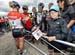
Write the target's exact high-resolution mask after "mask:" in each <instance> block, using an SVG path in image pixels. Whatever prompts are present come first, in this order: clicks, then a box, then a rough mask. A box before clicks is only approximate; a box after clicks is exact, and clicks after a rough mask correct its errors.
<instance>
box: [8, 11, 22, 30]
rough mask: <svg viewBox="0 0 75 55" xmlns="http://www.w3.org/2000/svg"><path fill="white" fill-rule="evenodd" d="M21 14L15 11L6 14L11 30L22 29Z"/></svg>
mask: <svg viewBox="0 0 75 55" xmlns="http://www.w3.org/2000/svg"><path fill="white" fill-rule="evenodd" d="M22 18H23V17H22V14H21V13H19V12H16V11H12V12H9V13H8V20H9V23H10V26H11V27H12V29H17V28H23V25H22Z"/></svg>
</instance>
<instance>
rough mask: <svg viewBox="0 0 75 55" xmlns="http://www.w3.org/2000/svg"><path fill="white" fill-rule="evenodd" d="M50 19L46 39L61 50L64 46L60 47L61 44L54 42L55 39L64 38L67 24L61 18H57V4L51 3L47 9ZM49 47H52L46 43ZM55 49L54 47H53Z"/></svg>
mask: <svg viewBox="0 0 75 55" xmlns="http://www.w3.org/2000/svg"><path fill="white" fill-rule="evenodd" d="M49 16H50V20H48V36H49V37H48V40H49V41H51V42H50V43H51V44H52V45H54V46H55V47H57V48H58V49H60V50H62V49H64V48H65V47H62V48H61V46H62V44H59V43H57V42H54V40H56V39H60V40H65V38H66V37H67V36H66V35H67V32H68V31H67V24H66V21H64V20H63V19H62V18H59V7H58V6H57V5H52V7H51V8H50V10H49ZM48 47H49V49H53V48H52V47H51V46H50V45H48ZM54 50H55V49H54ZM55 51H56V50H55Z"/></svg>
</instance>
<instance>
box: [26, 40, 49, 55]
mask: <svg viewBox="0 0 75 55" xmlns="http://www.w3.org/2000/svg"><path fill="white" fill-rule="evenodd" d="M25 42H26V43H28V44H29V45H30V46H32V47H33V48H35V49H36V50H37V51H39V52H40V53H42V54H43V55H48V54H47V53H45V52H43V51H42V50H40V49H39V48H37V47H36V46H35V45H33V44H32V43H30V42H28V41H27V40H25Z"/></svg>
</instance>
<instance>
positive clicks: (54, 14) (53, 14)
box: [49, 11, 59, 19]
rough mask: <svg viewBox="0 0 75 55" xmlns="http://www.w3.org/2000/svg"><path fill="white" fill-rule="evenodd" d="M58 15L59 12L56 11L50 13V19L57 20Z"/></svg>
mask: <svg viewBox="0 0 75 55" xmlns="http://www.w3.org/2000/svg"><path fill="white" fill-rule="evenodd" d="M58 14H59V12H56V11H50V13H49V15H50V17H51V18H53V19H57V18H58Z"/></svg>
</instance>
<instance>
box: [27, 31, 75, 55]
mask: <svg viewBox="0 0 75 55" xmlns="http://www.w3.org/2000/svg"><path fill="white" fill-rule="evenodd" d="M27 32H29V33H31V32H30V31H27ZM40 39H41V40H43V41H44V42H46V43H47V44H49V45H50V46H52V47H53V48H55V49H56V50H57V51H59V52H60V53H61V54H63V55H67V54H65V53H64V52H63V51H61V50H60V49H58V48H56V47H55V46H53V45H52V44H50V43H49V42H48V41H46V40H45V39H43V38H40ZM55 42H58V43H62V44H65V45H68V46H71V47H75V44H73V43H69V42H66V41H62V40H55ZM34 48H36V47H34ZM36 49H37V48H36ZM38 51H40V49H38ZM40 52H41V53H43V54H44V55H45V53H44V52H43V51H40Z"/></svg>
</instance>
